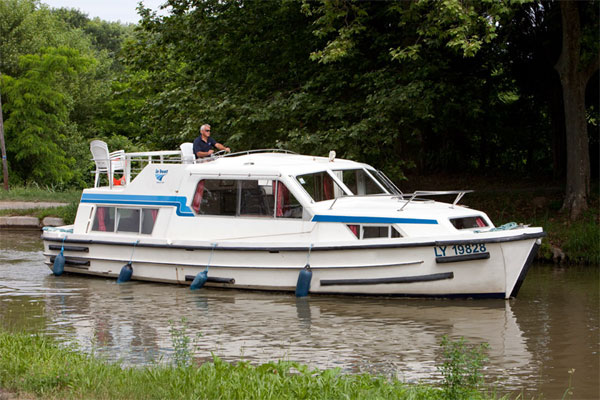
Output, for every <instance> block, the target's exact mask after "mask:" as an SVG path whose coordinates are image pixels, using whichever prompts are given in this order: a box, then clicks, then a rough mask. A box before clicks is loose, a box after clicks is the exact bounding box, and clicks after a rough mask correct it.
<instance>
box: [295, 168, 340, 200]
mask: <svg viewBox="0 0 600 400" xmlns="http://www.w3.org/2000/svg"><path fill="white" fill-rule="evenodd" d="M296 179H298V182H300V184H301V185H302V187H303V188H304V190H306V192H307V193H308V194H309V195H310V197H312V199H313V200H314V201H324V200H333V199H335V198H338V197H341V196H344V195H345V193H344V190H343V189H342V188H341V187H340V186H339V185H338V184H337V183H336V182H335V181H334V180H333V178H332V177H331V176H330V175H329V174H328V173H327V171H321V172H317V173H314V174H305V175H298V176H297V177H296Z"/></svg>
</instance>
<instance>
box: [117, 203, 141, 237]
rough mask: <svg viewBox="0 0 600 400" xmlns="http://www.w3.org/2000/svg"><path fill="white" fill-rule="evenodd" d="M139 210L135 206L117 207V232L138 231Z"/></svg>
mask: <svg viewBox="0 0 600 400" xmlns="http://www.w3.org/2000/svg"><path fill="white" fill-rule="evenodd" d="M139 231H140V210H139V209H135V208H117V232H136V233H137V232H139Z"/></svg>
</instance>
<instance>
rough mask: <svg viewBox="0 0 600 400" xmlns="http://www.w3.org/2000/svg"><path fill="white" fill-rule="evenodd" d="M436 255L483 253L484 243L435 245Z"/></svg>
mask: <svg viewBox="0 0 600 400" xmlns="http://www.w3.org/2000/svg"><path fill="white" fill-rule="evenodd" d="M433 250H434V251H435V256H436V257H452V256H464V255H467V254H478V253H485V252H486V251H487V249H486V247H485V243H469V244H455V245H452V246H435V247H434V248H433Z"/></svg>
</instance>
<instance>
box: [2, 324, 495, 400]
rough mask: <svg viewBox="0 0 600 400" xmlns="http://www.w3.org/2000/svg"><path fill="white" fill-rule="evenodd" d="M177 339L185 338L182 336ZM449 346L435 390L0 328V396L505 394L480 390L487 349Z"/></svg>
mask: <svg viewBox="0 0 600 400" xmlns="http://www.w3.org/2000/svg"><path fill="white" fill-rule="evenodd" d="M177 338H180V339H181V338H182V336H181V335H179V336H178V335H175V336H174V339H177ZM183 338H185V336H183ZM444 340H445V339H444ZM174 343H175V342H174ZM179 343H182V342H179ZM186 343H187V342H186ZM442 346H444V355H445V358H444V360H442V361H443V362H442V363H441V364H440V367H439V368H440V371H441V372H442V374H443V375H444V377H445V379H444V381H443V382H442V383H441V386H440V387H435V386H432V385H425V384H406V383H403V382H401V381H399V380H398V379H396V378H388V377H384V376H374V375H370V374H366V373H365V374H342V373H341V372H340V370H339V369H330V370H319V369H311V368H309V367H308V366H306V365H301V364H298V363H295V362H289V361H276V362H269V363H266V364H262V365H252V364H250V363H248V362H239V363H237V364H231V363H227V362H224V361H222V360H220V359H219V358H218V357H216V356H213V359H212V362H204V363H202V364H199V365H197V364H194V363H193V362H192V361H186V360H188V359H186V358H182V357H181V355H182V354H183V355H185V350H186V349H185V348H183V349H181V348H180V350H183V352H181V351H180V352H179V358H177V357H176V359H175V360H176V361H177V362H176V363H175V364H174V365H164V364H157V365H154V366H150V367H143V368H140V367H126V366H123V365H121V364H119V363H110V362H106V361H104V360H102V359H100V358H97V357H95V356H93V355H91V356H90V355H86V354H83V353H80V352H78V351H77V350H76V349H73V348H63V347H60V346H58V345H56V344H55V343H54V342H53V340H52V339H51V338H48V337H45V336H41V335H28V334H24V333H9V332H2V331H0V354H1V355H2V357H0V396H4V397H0V398H8V399H15V398H18V399H23V398H26V399H29V398H72V399H106V398H110V399H197V398H209V399H214V398H223V399H248V398H251V399H347V398H352V399H372V398H379V399H416V398H420V399H449V398H452V399H457V400H458V399H496V398H499V396H497V395H495V394H490V393H488V392H487V391H486V390H485V389H481V390H477V388H478V387H480V384H481V383H482V382H481V375H480V371H479V369H480V368H481V367H482V365H481V363H482V361H483V360H484V358H485V357H484V356H483V354H482V353H481V352H480V350H481V348H480V347H478V348H471V347H469V346H466V344H465V343H464V341H456V342H449V341H447V340H446V341H445V342H444V341H442ZM176 350H177V349H176ZM464 352H467V353H468V354H462V353H464ZM458 353H461V354H458ZM2 390H4V394H2V393H3V392H2Z"/></svg>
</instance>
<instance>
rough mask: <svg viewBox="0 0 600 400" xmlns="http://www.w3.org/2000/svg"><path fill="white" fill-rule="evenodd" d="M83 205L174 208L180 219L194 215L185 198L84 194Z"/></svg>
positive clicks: (82, 197)
mask: <svg viewBox="0 0 600 400" xmlns="http://www.w3.org/2000/svg"><path fill="white" fill-rule="evenodd" d="M81 202H82V203H94V204H123V205H138V206H174V207H175V208H176V213H177V215H178V216H180V217H193V216H194V213H193V212H192V210H191V209H190V208H189V207H188V206H187V205H186V202H187V198H186V197H185V196H146V195H132V194H127V195H125V194H97V193H84V194H83V195H82V196H81Z"/></svg>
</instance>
